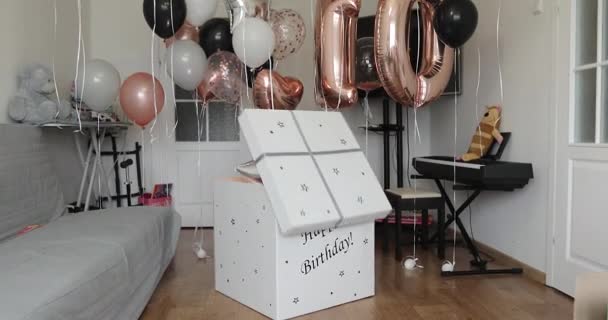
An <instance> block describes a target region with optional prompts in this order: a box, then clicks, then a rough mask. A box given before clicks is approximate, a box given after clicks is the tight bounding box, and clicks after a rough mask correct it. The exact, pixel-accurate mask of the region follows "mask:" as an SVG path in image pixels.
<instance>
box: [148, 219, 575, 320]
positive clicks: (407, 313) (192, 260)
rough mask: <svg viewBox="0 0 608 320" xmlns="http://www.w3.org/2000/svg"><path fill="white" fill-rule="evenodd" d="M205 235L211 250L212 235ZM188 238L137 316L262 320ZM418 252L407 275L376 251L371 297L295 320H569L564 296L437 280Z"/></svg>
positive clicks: (519, 281)
mask: <svg viewBox="0 0 608 320" xmlns="http://www.w3.org/2000/svg"><path fill="white" fill-rule="evenodd" d="M205 232H206V239H208V241H207V243H206V246H205V247H206V249H207V252H209V253H210V254H211V255H213V251H212V248H213V243H212V239H211V237H212V232H211V231H205ZM192 236H193V232H192V231H182V235H181V240H180V243H179V247H178V249H177V256H176V258H175V260H174V262H173V263H172V265H171V266H170V267H169V269H168V270H167V273H166V274H165V276H164V278H163V280H162V281H161V283H160V285H159V287H158V289H157V290H156V293H155V294H154V296H153V297H152V299H151V301H150V303H149V305H148V307H147V308H146V310H145V311H144V314H143V315H142V317H141V320H161V319H170V320H181V319H196V320H198V319H205V320H207V319H209V320H211V319H222V320H230V319H235V320H236V319H238V320H247V319H266V318H265V317H263V316H262V315H260V314H258V313H256V312H255V311H253V310H251V309H248V308H247V307H245V306H243V305H241V304H239V303H238V302H235V301H233V300H231V299H229V298H227V297H225V296H223V295H222V294H220V293H217V292H215V290H214V289H213V288H214V280H213V277H214V276H213V259H209V260H207V261H202V260H201V261H199V260H198V259H197V258H196V257H195V256H194V254H193V253H192V250H191V243H192ZM410 250H411V248H406V251H405V252H410ZM450 252H451V250H450ZM421 255H422V256H421V262H422V265H423V266H424V267H425V268H424V269H419V270H416V271H413V272H408V271H406V270H405V269H403V268H402V267H401V266H400V264H399V263H398V262H396V261H395V260H394V259H393V255H392V251H391V254H389V255H385V254H383V253H382V251H381V250H379V248H377V250H376V296H375V297H373V298H370V299H365V300H362V301H358V302H354V303H351V304H347V305H343V306H339V307H335V308H332V309H329V310H325V311H321V312H317V313H314V314H310V315H308V316H304V317H301V318H299V319H302V320H312V319H353V320H354V319H387V320H388V319H390V320H393V319H412V320H415V319H423V320H428V319H514V320H515V319H517V320H526V319H552V320H559V319H572V306H573V302H572V299H570V298H569V297H566V296H564V295H562V294H561V293H559V292H556V291H555V290H552V289H550V288H547V287H544V286H542V285H540V284H537V283H535V282H532V281H530V280H528V279H526V278H524V277H522V276H478V277H466V278H441V277H440V276H439V265H440V263H441V261H440V260H439V259H437V257H436V256H434V255H432V254H431V252H430V251H429V252H426V251H422V252H421ZM469 260H470V257H469V256H468V255H467V254H466V251H464V249H458V250H457V262H460V265H461V266H465V265H466V264H467V262H466V261H469Z"/></svg>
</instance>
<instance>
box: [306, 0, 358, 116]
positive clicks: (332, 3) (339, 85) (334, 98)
mask: <svg viewBox="0 0 608 320" xmlns="http://www.w3.org/2000/svg"><path fill="white" fill-rule="evenodd" d="M360 9H361V0H319V1H318V2H317V21H316V25H315V46H316V49H315V50H316V51H315V60H316V68H317V72H316V73H317V74H316V86H317V92H316V100H317V103H319V104H320V105H327V106H328V107H330V108H344V107H350V106H352V105H353V104H355V103H356V102H357V99H358V95H357V87H356V83H355V55H356V42H357V20H358V16H359V11H360Z"/></svg>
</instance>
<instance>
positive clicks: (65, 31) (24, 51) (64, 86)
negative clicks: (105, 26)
mask: <svg viewBox="0 0 608 320" xmlns="http://www.w3.org/2000/svg"><path fill="white" fill-rule="evenodd" d="M86 6H87V3H86V1H85V2H83V7H84V8H83V12H85V13H88V9H87V8H86ZM57 12H58V20H59V22H58V25H57V42H56V43H54V40H53V21H54V17H53V1H51V0H19V1H2V2H0V19H1V21H2V23H3V27H2V29H0V38H2V43H3V44H2V46H0V53H1V56H2V62H0V63H1V66H2V73H1V74H0V123H6V122H8V121H9V120H8V116H7V112H6V104H7V102H8V100H9V99H10V97H11V95H12V94H13V93H14V91H15V88H16V86H17V78H16V76H17V74H18V72H19V70H20V69H21V67H23V66H24V65H27V64H29V63H42V64H46V65H48V66H51V62H52V57H53V50H54V48H56V49H55V56H56V69H57V80H58V82H59V86H58V87H59V90H60V92H62V94H64V93H65V92H67V90H68V89H69V84H70V81H71V80H72V79H73V75H74V71H75V66H76V49H77V43H78V11H77V6H76V0H57ZM85 18H86V17H85Z"/></svg>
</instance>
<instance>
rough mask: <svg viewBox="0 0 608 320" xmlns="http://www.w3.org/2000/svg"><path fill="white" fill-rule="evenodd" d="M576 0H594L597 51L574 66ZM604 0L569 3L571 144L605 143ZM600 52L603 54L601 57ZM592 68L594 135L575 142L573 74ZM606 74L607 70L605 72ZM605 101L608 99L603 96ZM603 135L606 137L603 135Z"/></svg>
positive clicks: (607, 130) (607, 143)
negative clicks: (591, 60)
mask: <svg viewBox="0 0 608 320" xmlns="http://www.w3.org/2000/svg"><path fill="white" fill-rule="evenodd" d="M578 1H597V2H598V6H597V15H598V17H597V39H596V44H597V53H596V55H597V56H596V61H595V62H593V63H588V64H584V65H580V66H577V65H576V59H577V56H576V54H577V52H576V44H577V40H578V32H577V31H578V10H577V9H578V8H577V4H578ZM606 1H607V0H574V1H572V2H571V4H572V10H571V12H572V19H571V21H572V25H571V27H570V32H571V38H570V39H571V43H570V52H571V54H570V69H571V70H572V72H571V76H570V132H569V140H570V141H569V142H570V145H571V146H581V147H603V148H606V147H608V123H607V122H608V121H606V120H607V119H605V117H606V116H607V115H606V114H605V112H608V110H606V109H608V106H606V107H604V106H602V103H603V98H604V96H605V95H608V92H603V84H604V83H603V82H604V81H608V79H604V77H603V76H602V73H603V71H608V43H604V23H608V22H604V11H605V10H606V9H608V8H607V7H606V5H607V4H606ZM604 56H606V57H607V58H606V59H604ZM593 69H595V71H596V81H595V85H596V90H595V139H594V141H593V142H576V129H577V127H576V126H577V119H576V111H577V108H578V106H577V105H576V94H577V92H576V76H577V74H578V73H579V72H583V71H588V70H593ZM607 75H608V73H607ZM607 102H608V99H607ZM605 137H606V139H604V138H605Z"/></svg>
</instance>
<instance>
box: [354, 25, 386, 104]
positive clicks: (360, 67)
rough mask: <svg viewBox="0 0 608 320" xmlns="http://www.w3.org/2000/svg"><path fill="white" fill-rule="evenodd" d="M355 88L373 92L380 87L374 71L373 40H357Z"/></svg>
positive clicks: (376, 70) (376, 72) (374, 51)
mask: <svg viewBox="0 0 608 320" xmlns="http://www.w3.org/2000/svg"><path fill="white" fill-rule="evenodd" d="M356 62H357V64H356V79H357V88H358V89H359V90H363V91H367V92H370V91H374V90H376V89H379V88H381V87H382V83H381V82H380V79H379V78H378V69H376V50H375V48H374V38H371V37H370V38H361V39H359V40H357V60H356Z"/></svg>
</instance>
